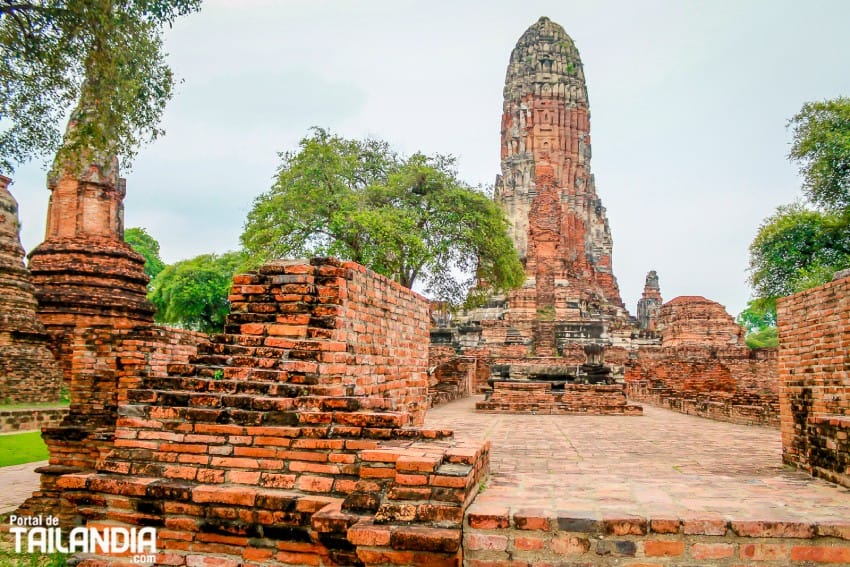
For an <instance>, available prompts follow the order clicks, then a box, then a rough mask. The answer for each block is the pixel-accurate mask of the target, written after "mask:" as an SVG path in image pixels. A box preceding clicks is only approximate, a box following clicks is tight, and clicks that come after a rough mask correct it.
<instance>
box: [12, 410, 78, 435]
mask: <svg viewBox="0 0 850 567" xmlns="http://www.w3.org/2000/svg"><path fill="white" fill-rule="evenodd" d="M67 414H68V408H66V407H56V408H35V409H34V408H26V409H11V410H2V411H0V433H9V432H12V431H34V430H39V429H41V428H43V427H55V426H57V425H59V424H60V423H61V422H62V420H63V419H65V416H66V415H67Z"/></svg>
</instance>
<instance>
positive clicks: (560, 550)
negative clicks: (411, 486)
mask: <svg viewBox="0 0 850 567" xmlns="http://www.w3.org/2000/svg"><path fill="white" fill-rule="evenodd" d="M479 400H480V396H473V397H469V398H465V399H461V400H457V401H455V402H451V403H448V404H444V405H442V406H438V407H436V408H432V409H431V410H429V411H428V413H427V417H426V422H425V426H426V427H431V428H451V429H454V431H455V436H456V438H457V439H458V440H465V439H481V440H486V441H489V442H490V443H491V447H490V475H489V477H488V478H487V479H486V480H485V481H483V482H482V485H481V487H480V488H481V492H480V493H479V494H478V496H477V498H476V499H475V500H474V502H473V503H472V505H471V506H470V507H469V508H468V509H467V511H466V518H465V521H464V530H463V532H464V536H463V540H464V541H463V547H464V557H465V558H466V561H465V564H466V565H475V566H481V567H487V566H493V567H497V566H502V565H526V564H527V565H546V564H548V563H547V562H546V559H547V558H552V557H558V558H560V559H559V560H563V559H564V558H566V557H569V556H570V555H573V556H575V557H576V559H579V558H581V559H584V558H586V557H587V554H588V553H590V554H591V555H595V556H597V557H598V558H599V559H602V557H605V556H610V561H611V563H610V564H612V565H613V564H623V565H667V564H671V563H668V561H670V560H674V561H675V557H676V556H679V560H687V561H693V560H695V559H698V558H699V559H702V560H705V559H711V560H712V561H711V563H710V564H712V565H715V564H716V565H721V564H726V561H736V560H758V561H760V564H762V565H774V564H777V565H778V564H782V562H783V561H787V560H788V559H805V558H808V559H810V560H814V561H817V562H819V563H827V564H844V565H846V564H850V551H848V549H847V548H844V547H837V548H828V547H813V546H808V545H807V541H808V540H810V539H811V538H814V537H816V536H833V537H838V538H839V540H844V539H847V538H850V489H847V488H844V487H841V486H839V485H835V484H832V483H829V482H826V481H823V480H820V479H816V478H812V477H810V476H808V475H806V474H804V473H803V472H800V471H797V470H794V469H792V468H790V467H784V466H782V464H781V443H780V438H779V431H778V430H776V429H773V428H769V427H758V426H745V425H737V424H732V423H725V422H719V421H713V420H708V419H704V418H700V417H694V416H689V415H683V414H680V413H676V412H671V411H668V410H666V409H660V408H656V407H652V406H644V415H643V416H637V417H634V416H567V415H516V414H492V413H490V414H484V413H476V412H475V411H474V406H475V403H476V401H479ZM34 468H35V464H31V465H21V466H16V467H8V468H5V469H2V470H0V484H2V485H3V486H4V487H6V490H5V491H4V492H5V493H4V498H3V501H2V505H3V506H2V507H3V508H4V509H5V510H6V511H9V510H10V509H13V508H14V507H15V506H16V505H17V504H20V503H21V502H23V500H24V499H26V498H27V497H28V496H29V494H30V492H31V491H32V490H34V489H35V487H36V486H37V484H38V477H37V475H36V474H35V473H34V472H33V469H34ZM582 535H584V537H582ZM606 538H607V539H606ZM689 540H691V541H689ZM606 546H607V547H606ZM652 556H657V557H658V558H659V559H660V558H664V559H663V560H662V562H661V563H646V561H648V560H649V558H650V557H652ZM621 561H626V562H625V563H621ZM633 561H641V562H640V563H633ZM762 562H763V563H762ZM552 564H556V563H552ZM557 564H560V563H557ZM604 564H608V563H607V562H605V563H604ZM674 564H680V563H678V562H677V563H674ZM687 564H688V565H690V564H691V563H687ZM703 564H705V563H703ZM730 564H732V563H730Z"/></svg>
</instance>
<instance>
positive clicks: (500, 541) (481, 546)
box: [464, 532, 508, 551]
mask: <svg viewBox="0 0 850 567" xmlns="http://www.w3.org/2000/svg"><path fill="white" fill-rule="evenodd" d="M464 547H465V548H466V549H470V550H472V551H479V550H482V551H505V550H506V549H507V548H508V538H507V537H506V536H503V535H496V534H482V533H477V532H470V533H468V534H466V535H465V536H464Z"/></svg>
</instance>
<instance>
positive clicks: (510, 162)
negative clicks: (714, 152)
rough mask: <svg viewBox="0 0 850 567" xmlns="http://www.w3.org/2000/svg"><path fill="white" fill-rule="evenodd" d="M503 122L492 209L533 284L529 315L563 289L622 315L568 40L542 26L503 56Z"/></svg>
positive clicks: (554, 27)
mask: <svg viewBox="0 0 850 567" xmlns="http://www.w3.org/2000/svg"><path fill="white" fill-rule="evenodd" d="M504 95H505V101H504V112H503V115H502V174H501V176H500V177H499V178H498V179H497V181H496V201H497V202H499V203H500V204H502V206H503V207H504V208H505V210H506V211H507V213H508V218H509V220H510V223H511V231H510V235H511V237H512V239H513V241H514V243H515V244H516V247H517V250H518V251H519V253H520V256H521V257H522V258H524V259H525V260H526V262H527V272H528V276H529V278H536V282H535V283H536V286H537V301H536V303H537V307H538V308H542V307H545V306H555V288H556V286H557V287H567V288H573V289H572V290H570V295H573V296H574V297H576V298H578V297H580V296H581V295H583V294H584V293H590V294H592V295H597V296H600V297H599V300H600V301H601V302H603V303H606V304H610V305H611V306H614V307H619V308H621V309H622V308H623V302H622V300H621V299H620V292H619V289H618V288H617V282H616V279H615V278H614V276H613V273H612V271H611V250H612V243H613V241H612V238H611V231H610V228H609V226H608V220H607V218H606V217H605V208H604V207H603V206H602V202H601V200H600V199H599V196H598V195H597V193H596V186H595V180H594V177H593V174H592V173H591V171H590V157H591V150H590V112H589V106H588V98H587V86H586V84H585V80H584V69H583V66H582V62H581V58H580V56H579V53H578V50H577V49H576V46H575V44H574V43H573V40H572V39H571V38H570V37H569V36H568V35H567V34H566V32H565V31H564V29H563V28H562V27H561V26H559V25H558V24H556V23H554V22H552V21H550V20H549V19H548V18H545V17H544V18H540V20H538V21H537V22H536V23H535V24H534V25H532V26H531V27H530V28H528V29H527V30H526V31H525V33H524V34H523V35H522V37H520V39H519V41H518V42H517V45H516V47H515V48H514V50H513V51H512V52H511V58H510V63H509V64H508V71H507V76H506V78H505V90H504Z"/></svg>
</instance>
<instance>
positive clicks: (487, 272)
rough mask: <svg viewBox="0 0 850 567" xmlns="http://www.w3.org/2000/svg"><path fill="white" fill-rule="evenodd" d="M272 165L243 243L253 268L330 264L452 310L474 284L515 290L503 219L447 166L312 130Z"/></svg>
mask: <svg viewBox="0 0 850 567" xmlns="http://www.w3.org/2000/svg"><path fill="white" fill-rule="evenodd" d="M281 157H282V160H283V163H282V165H281V166H280V169H279V170H278V173H277V179H276V181H275V183H274V185H273V186H272V188H271V190H270V191H268V192H266V193H264V194H262V195H260V196H259V197H258V198H257V199H256V200H255V201H254V206H253V208H252V210H251V211H250V212H249V213H248V219H247V221H246V224H245V230H244V232H243V234H242V244H243V246H244V247H245V249H246V251H247V252H248V254H249V255H250V256H251V257H252V258H253V259H254V261H265V260H270V259H274V258H285V257H302V256H314V255H320V256H322V255H327V256H335V257H338V258H342V259H346V260H353V261H355V262H358V263H360V264H363V265H365V266H367V267H369V268H371V269H373V270H375V271H376V272H378V273H380V274H383V275H385V276H388V277H390V278H393V279H394V280H396V281H398V282H399V283H401V284H402V285H404V286H407V287H412V286H413V285H414V284H417V283H418V284H420V285H422V287H423V288H424V289H425V291H426V292H429V293H431V294H432V295H434V296H435V297H437V298H439V299H442V300H447V301H450V302H452V303H455V304H457V303H460V302H461V301H462V300H463V299H464V298H465V297H466V296H467V292H468V291H469V290H470V288H472V287H473V285H474V282H475V281H476V278H477V280H478V281H481V282H486V285H487V286H488V287H489V288H491V289H496V290H499V289H510V288H514V287H517V286H519V285H521V284H522V281H523V279H524V272H523V268H522V265H521V264H520V262H519V258H518V255H517V253H516V250H515V249H514V246H513V243H512V242H511V240H510V239H509V238H508V236H507V228H508V224H507V220H506V219H505V215H504V213H503V212H502V210H501V209H500V208H499V207H498V205H496V204H495V203H494V202H493V201H492V200H491V199H490V198H489V197H488V196H487V195H485V194H484V193H482V192H480V191H477V190H474V189H472V188H471V187H469V186H468V185H466V184H464V183H463V182H462V181H460V180H459V179H458V177H457V173H456V171H455V160H454V158H453V157H451V156H442V155H435V156H426V155H423V154H420V153H417V154H414V155H412V156H410V157H403V156H401V155H399V154H397V153H396V152H394V151H393V150H392V149H391V148H390V147H389V145H388V144H387V143H386V142H383V141H378V140H362V141H361V140H347V139H344V138H341V137H339V136H335V135H333V134H331V133H329V132H327V131H325V130H322V129H317V128H314V129H313V130H312V133H311V135H309V136H307V137H305V138H304V139H302V140H301V143H300V149H299V150H298V151H297V152H287V153H283V154H281ZM478 291H479V292H481V291H483V290H482V289H479V290H478Z"/></svg>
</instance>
